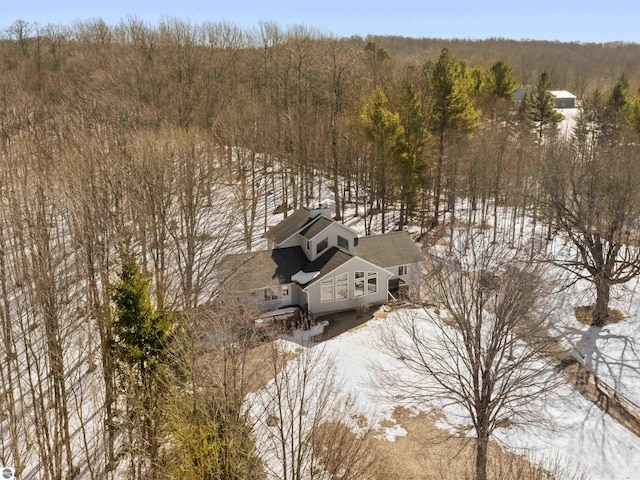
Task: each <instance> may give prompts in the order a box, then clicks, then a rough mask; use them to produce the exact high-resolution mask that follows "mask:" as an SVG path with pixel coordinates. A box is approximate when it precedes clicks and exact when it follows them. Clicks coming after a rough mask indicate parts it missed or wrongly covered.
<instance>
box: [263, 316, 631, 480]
mask: <svg viewBox="0 0 640 480" xmlns="http://www.w3.org/2000/svg"><path fill="white" fill-rule="evenodd" d="M406 314H415V315H418V316H421V317H422V319H423V321H424V324H423V326H424V328H425V329H426V331H427V332H428V329H429V328H433V327H430V325H431V321H430V320H429V318H428V316H427V315H425V313H424V311H423V310H421V309H415V310H399V311H394V312H392V313H390V314H389V315H388V316H387V317H386V318H379V319H373V320H371V321H369V322H368V323H367V324H365V325H364V326H362V327H360V328H358V329H355V330H352V331H349V332H346V333H344V334H342V335H339V336H338V337H335V338H333V339H331V340H328V341H326V342H324V343H322V344H320V345H311V346H307V347H301V345H300V343H298V342H291V343H288V342H286V341H283V340H280V342H282V343H281V345H282V348H286V349H293V350H299V349H300V348H311V349H314V348H321V349H322V355H323V357H326V358H330V359H332V363H333V365H334V367H335V369H336V372H337V375H338V379H339V383H340V385H341V390H340V392H341V394H342V395H346V394H347V392H351V393H353V394H355V395H354V398H355V402H354V403H353V408H354V410H355V411H354V414H355V415H361V416H363V417H364V418H366V419H367V421H368V424H369V426H372V427H373V428H374V429H378V430H379V436H380V438H384V439H386V440H387V441H394V440H395V438H396V437H397V436H399V435H404V434H406V431H405V430H404V429H403V427H402V426H401V425H397V424H395V422H394V421H393V419H392V413H393V410H394V409H395V407H396V406H398V405H401V404H403V401H402V400H401V399H400V395H398V393H399V392H393V391H386V392H384V394H381V391H380V389H379V388H376V387H375V382H373V380H372V377H373V368H379V366H388V368H390V369H391V368H394V369H395V368H398V367H401V363H400V361H399V360H397V359H394V358H392V357H390V356H388V355H387V353H385V351H383V350H382V349H381V348H380V341H379V339H380V337H381V335H385V334H388V333H389V330H388V329H392V330H393V329H397V328H399V327H398V322H399V321H400V319H401V316H402V315H406ZM297 361H298V360H297V359H296V360H292V362H297ZM394 371H395V370H394ZM406 374H407V375H410V373H409V372H407V373H406ZM320 378H323V377H320ZM422 381H424V379H423V380H422ZM266 388H267V389H269V388H273V383H271V384H269V385H268V386H267V387H266ZM257 395H259V394H257ZM251 403H252V404H257V403H259V402H256V401H255V399H252V401H251ZM413 408H416V409H418V410H424V411H426V412H429V411H431V409H432V405H426V404H425V405H413ZM530 408H531V409H532V411H533V412H534V413H537V414H540V415H542V416H543V417H544V418H545V419H546V422H541V423H540V424H537V425H529V426H510V427H506V428H500V429H498V431H497V432H496V435H495V438H496V440H497V441H498V442H499V443H500V444H501V445H503V446H504V448H506V449H507V450H510V451H513V452H515V453H519V454H523V455H524V456H525V457H527V458H528V459H530V460H531V461H533V462H539V461H540V460H541V459H544V458H546V459H549V458H557V459H561V460H562V464H563V465H565V466H567V472H566V473H567V474H571V473H573V471H574V470H573V469H575V468H582V469H584V470H586V471H587V472H588V473H590V474H591V477H592V478H593V479H633V478H638V474H637V472H638V471H640V439H638V437H636V436H635V435H634V434H632V433H631V432H629V431H627V430H626V429H625V428H624V427H621V426H620V425H619V424H618V423H617V422H615V421H614V420H612V419H611V418H610V417H609V416H608V415H606V414H604V413H603V412H602V411H601V410H600V409H598V408H597V407H596V406H594V405H593V404H592V403H591V402H589V401H587V400H585V399H584V398H583V397H582V396H581V395H580V394H579V393H577V392H575V391H573V390H572V389H571V388H569V387H560V388H559V389H558V391H557V392H556V395H555V396H554V398H553V400H551V401H549V400H548V399H547V400H546V401H533V402H532V403H531V405H530ZM255 413H256V415H259V414H260V412H258V411H256V412H255ZM444 414H445V420H444V421H441V422H440V426H441V427H442V428H454V429H455V426H456V425H460V424H461V423H465V418H464V416H463V415H462V413H461V412H460V411H459V410H450V409H445V410H444ZM270 428H273V427H266V426H264V425H262V428H259V429H257V433H258V437H259V438H258V443H260V442H261V441H266V439H267V438H269V436H270V435H271V436H272V435H273V432H270Z"/></svg>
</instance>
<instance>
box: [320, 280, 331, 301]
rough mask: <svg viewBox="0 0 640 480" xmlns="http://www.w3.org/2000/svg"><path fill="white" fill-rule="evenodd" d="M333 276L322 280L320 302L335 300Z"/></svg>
mask: <svg viewBox="0 0 640 480" xmlns="http://www.w3.org/2000/svg"><path fill="white" fill-rule="evenodd" d="M333 290H334V285H333V278H330V279H328V280H323V281H322V282H320V302H322V303H327V302H333Z"/></svg>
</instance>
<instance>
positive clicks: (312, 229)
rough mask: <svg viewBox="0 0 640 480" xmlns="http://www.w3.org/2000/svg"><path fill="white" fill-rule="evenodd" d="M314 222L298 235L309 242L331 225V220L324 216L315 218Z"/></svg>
mask: <svg viewBox="0 0 640 480" xmlns="http://www.w3.org/2000/svg"><path fill="white" fill-rule="evenodd" d="M316 219H317V220H316ZM314 220H315V221H314V222H313V223H310V224H309V225H307V226H306V227H304V228H303V229H302V230H301V231H300V235H302V236H303V237H304V238H306V239H307V240H311V239H312V238H313V237H315V236H316V235H317V234H319V233H320V232H321V231H322V230H324V229H325V228H327V227H328V226H329V225H331V224H332V223H333V220H331V219H330V218H327V217H325V216H324V215H319V216H317V217H316V218H314Z"/></svg>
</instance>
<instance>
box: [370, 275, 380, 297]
mask: <svg viewBox="0 0 640 480" xmlns="http://www.w3.org/2000/svg"><path fill="white" fill-rule="evenodd" d="M377 291H378V273H377V272H367V295H371V294H372V293H376V292H377Z"/></svg>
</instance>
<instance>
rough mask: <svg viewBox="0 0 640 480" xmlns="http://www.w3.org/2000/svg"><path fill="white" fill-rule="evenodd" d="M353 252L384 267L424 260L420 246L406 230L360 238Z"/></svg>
mask: <svg viewBox="0 0 640 480" xmlns="http://www.w3.org/2000/svg"><path fill="white" fill-rule="evenodd" d="M353 253H354V254H355V256H357V257H360V258H363V259H365V260H367V261H369V262H371V263H374V264H376V265H378V266H380V267H384V268H387V267H394V266H397V265H406V264H408V263H415V262H422V261H423V260H424V255H422V252H421V251H420V249H419V248H418V246H417V245H416V244H415V243H414V242H413V240H411V237H409V234H408V233H407V232H404V231H401V232H389V233H385V234H382V235H374V236H371V237H361V238H358V239H357V240H356V245H355V248H354V252H353Z"/></svg>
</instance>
